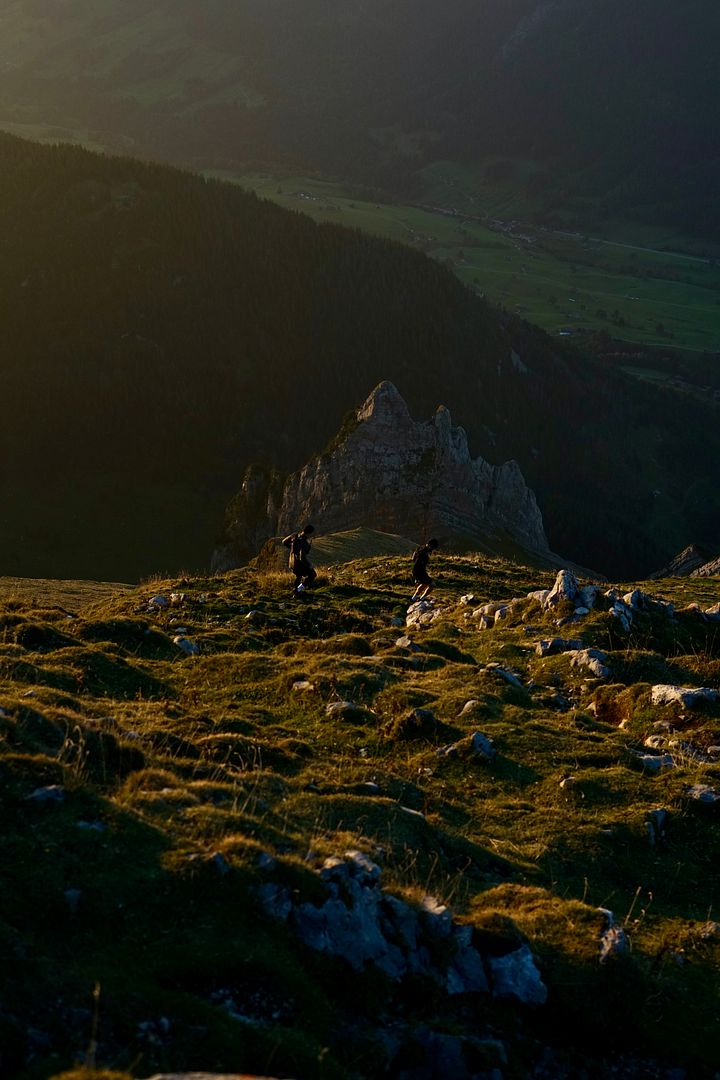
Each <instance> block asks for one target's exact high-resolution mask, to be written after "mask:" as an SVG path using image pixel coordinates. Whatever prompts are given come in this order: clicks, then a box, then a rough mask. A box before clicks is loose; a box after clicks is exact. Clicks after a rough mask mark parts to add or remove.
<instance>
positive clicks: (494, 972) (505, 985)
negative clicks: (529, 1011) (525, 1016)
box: [488, 945, 548, 1005]
mask: <svg viewBox="0 0 720 1080" xmlns="http://www.w3.org/2000/svg"><path fill="white" fill-rule="evenodd" d="M488 965H489V967H490V974H491V980H492V994H493V997H495V998H500V999H510V1000H512V1001H519V1002H520V1003H521V1004H522V1005H544V1004H545V1002H546V1001H547V993H548V992H547V987H546V986H545V984H544V982H543V981H542V978H541V975H540V972H539V971H538V969H537V967H536V965H535V959H534V957H533V954H532V953H531V952H530V949H529V947H528V946H527V945H523V946H521V948H519V949H516V950H515V951H514V952H511V953H507V955H506V956H499V957H490V959H489V960H488Z"/></svg>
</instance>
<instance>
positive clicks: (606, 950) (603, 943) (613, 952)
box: [598, 908, 628, 964]
mask: <svg viewBox="0 0 720 1080" xmlns="http://www.w3.org/2000/svg"><path fill="white" fill-rule="evenodd" d="M598 911H601V912H602V914H603V915H604V916H605V919H606V922H607V925H606V928H605V931H604V932H603V934H602V936H601V938H600V963H601V964H606V963H607V961H608V960H610V959H612V958H613V957H614V956H620V955H621V954H622V953H625V952H627V950H628V939H627V935H626V934H625V931H624V930H623V928H622V927H621V926H616V925H615V916H614V915H613V913H612V911H610V910H609V909H608V908H598Z"/></svg>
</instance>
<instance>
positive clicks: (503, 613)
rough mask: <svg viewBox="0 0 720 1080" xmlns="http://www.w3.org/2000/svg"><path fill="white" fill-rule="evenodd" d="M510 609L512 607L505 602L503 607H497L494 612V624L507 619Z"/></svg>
mask: <svg viewBox="0 0 720 1080" xmlns="http://www.w3.org/2000/svg"><path fill="white" fill-rule="evenodd" d="M511 611H512V608H511V607H510V605H509V604H505V605H504V606H503V607H499V608H498V609H497V611H496V612H495V620H494V621H495V624H496V625H497V624H498V623H499V622H502V621H503V619H507V617H508V615H510V613H511Z"/></svg>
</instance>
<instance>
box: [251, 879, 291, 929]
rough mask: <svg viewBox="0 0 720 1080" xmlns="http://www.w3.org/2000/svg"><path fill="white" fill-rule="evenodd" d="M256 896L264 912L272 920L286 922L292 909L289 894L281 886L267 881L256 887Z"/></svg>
mask: <svg viewBox="0 0 720 1080" xmlns="http://www.w3.org/2000/svg"><path fill="white" fill-rule="evenodd" d="M256 891H257V895H258V897H259V900H260V903H261V904H262V906H263V907H264V908H265V911H266V912H267V913H268V915H270V916H271V918H273V919H279V920H280V921H281V922H286V921H287V919H288V917H289V915H290V912H291V911H292V909H293V903H292V898H291V896H290V892H289V890H288V889H286V888H285V887H284V886H283V885H277V884H276V883H275V882H274V881H267V882H265V883H264V884H263V885H258V887H257V890H256Z"/></svg>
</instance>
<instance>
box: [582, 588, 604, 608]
mask: <svg viewBox="0 0 720 1080" xmlns="http://www.w3.org/2000/svg"><path fill="white" fill-rule="evenodd" d="M599 594H600V589H599V588H598V587H597V585H584V586H583V587H582V589H580V590H579V591H578V599H579V601H580V606H581V607H584V608H587V609H588V611H592V609H593V608H594V607H595V601H596V600H597V598H598V596H599Z"/></svg>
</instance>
